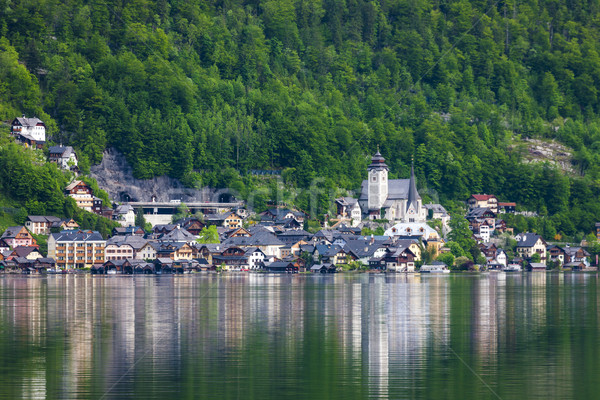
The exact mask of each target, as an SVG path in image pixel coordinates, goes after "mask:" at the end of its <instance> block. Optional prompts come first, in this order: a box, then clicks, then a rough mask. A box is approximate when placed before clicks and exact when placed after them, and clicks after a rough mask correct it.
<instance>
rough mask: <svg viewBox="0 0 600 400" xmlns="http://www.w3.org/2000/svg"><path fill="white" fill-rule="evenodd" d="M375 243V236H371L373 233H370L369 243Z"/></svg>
mask: <svg viewBox="0 0 600 400" xmlns="http://www.w3.org/2000/svg"><path fill="white" fill-rule="evenodd" d="M373 243H375V236H373V234H371V244H373Z"/></svg>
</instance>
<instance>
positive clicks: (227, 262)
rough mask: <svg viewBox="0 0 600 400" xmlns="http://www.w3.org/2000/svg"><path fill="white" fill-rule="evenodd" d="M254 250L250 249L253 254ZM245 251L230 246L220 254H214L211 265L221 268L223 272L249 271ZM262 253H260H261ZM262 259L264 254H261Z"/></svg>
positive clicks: (247, 257)
mask: <svg viewBox="0 0 600 400" xmlns="http://www.w3.org/2000/svg"><path fill="white" fill-rule="evenodd" d="M255 250H256V248H252V250H251V253H250V254H253V253H254V251H255ZM246 252H247V250H244V249H243V248H241V247H237V246H232V247H229V248H227V249H225V250H224V251H223V252H222V253H221V254H215V255H213V257H212V260H213V264H214V265H218V266H221V268H223V269H224V270H233V271H242V270H247V269H250V266H249V262H250V261H249V259H250V258H251V257H250V256H248V255H246ZM261 253H262V252H261ZM262 256H263V259H264V253H263V254H262Z"/></svg>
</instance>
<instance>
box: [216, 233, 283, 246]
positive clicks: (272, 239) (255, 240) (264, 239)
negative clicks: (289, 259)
mask: <svg viewBox="0 0 600 400" xmlns="http://www.w3.org/2000/svg"><path fill="white" fill-rule="evenodd" d="M223 245H227V246H283V245H284V243H283V242H282V241H281V240H279V239H277V236H275V235H273V234H272V233H269V232H257V233H255V234H253V235H252V236H249V237H246V236H237V237H231V238H228V239H226V240H225V241H223Z"/></svg>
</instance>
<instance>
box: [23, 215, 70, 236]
mask: <svg viewBox="0 0 600 400" xmlns="http://www.w3.org/2000/svg"><path fill="white" fill-rule="evenodd" d="M61 222H62V220H61V219H60V218H58V217H54V216H52V215H50V216H43V215H30V216H28V217H27V220H26V221H25V227H26V228H27V229H29V231H30V232H31V233H33V234H34V235H49V234H50V229H51V228H52V227H53V226H59V224H60V223H61Z"/></svg>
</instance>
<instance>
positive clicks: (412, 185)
mask: <svg viewBox="0 0 600 400" xmlns="http://www.w3.org/2000/svg"><path fill="white" fill-rule="evenodd" d="M420 199H421V196H419V192H418V191H417V182H416V180H415V162H414V161H413V162H412V165H411V166H410V181H409V183H408V201H407V202H406V209H409V208H410V206H411V205H412V204H414V207H415V211H416V210H417V201H418V200H420Z"/></svg>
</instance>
